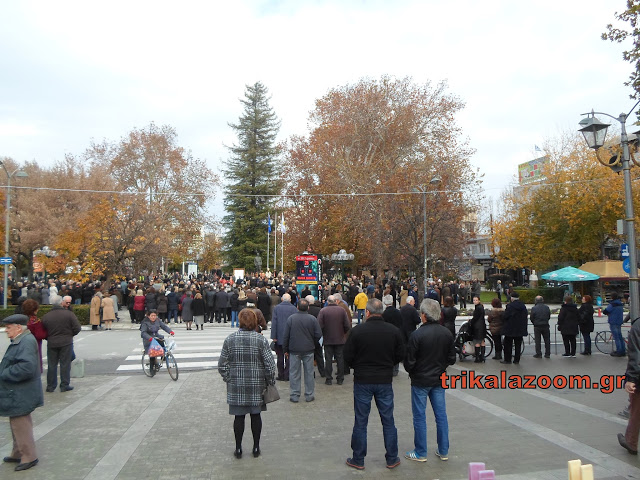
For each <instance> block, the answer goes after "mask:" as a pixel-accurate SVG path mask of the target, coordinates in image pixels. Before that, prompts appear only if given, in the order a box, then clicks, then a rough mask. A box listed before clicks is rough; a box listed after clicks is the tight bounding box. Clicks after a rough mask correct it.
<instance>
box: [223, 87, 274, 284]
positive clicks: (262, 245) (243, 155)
mask: <svg viewBox="0 0 640 480" xmlns="http://www.w3.org/2000/svg"><path fill="white" fill-rule="evenodd" d="M240 101H241V102H242V104H243V105H244V111H243V113H242V115H241V116H240V120H239V122H238V123H237V124H236V125H232V124H229V126H230V127H231V128H233V129H234V131H235V132H236V133H237V135H238V141H237V144H236V145H234V146H232V147H229V150H230V152H231V158H230V159H229V162H228V164H227V169H226V170H225V171H224V174H225V177H226V180H227V181H226V187H225V193H226V195H225V200H224V206H225V209H226V211H227V215H225V217H224V218H223V225H224V227H225V228H226V234H225V238H224V253H225V257H226V260H227V264H228V265H229V266H231V267H240V268H244V269H246V270H247V271H248V272H252V271H254V269H255V267H254V259H255V257H256V253H257V254H258V255H259V256H260V257H261V258H262V265H263V266H264V269H265V270H266V267H267V264H268V262H267V258H266V253H267V212H269V211H271V212H272V215H273V210H274V209H273V205H274V203H275V198H274V197H272V196H271V195H278V194H279V193H280V192H281V189H282V187H283V182H282V181H281V180H280V169H279V168H278V164H277V161H278V155H279V148H278V146H277V145H276V136H277V134H278V131H279V129H280V122H279V121H278V118H277V117H276V115H275V113H274V112H273V110H272V109H271V107H270V106H269V97H268V91H267V88H266V87H265V86H264V85H263V84H262V83H260V82H257V83H255V84H254V85H247V87H246V91H245V98H244V99H242V100H240Z"/></svg>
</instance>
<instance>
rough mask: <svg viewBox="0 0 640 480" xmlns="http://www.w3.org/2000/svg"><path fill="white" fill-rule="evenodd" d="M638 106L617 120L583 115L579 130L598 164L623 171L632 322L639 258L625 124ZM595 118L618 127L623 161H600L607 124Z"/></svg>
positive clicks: (639, 309)
mask: <svg viewBox="0 0 640 480" xmlns="http://www.w3.org/2000/svg"><path fill="white" fill-rule="evenodd" d="M638 104H640V101H639V102H637V103H636V104H635V105H634V106H633V108H632V109H631V111H630V112H629V113H621V114H620V115H619V116H618V117H614V116H612V115H609V114H608V113H603V112H594V111H593V110H592V111H591V113H583V115H587V117H586V118H583V119H582V120H581V121H580V125H581V126H582V128H580V129H579V131H580V132H582V134H583V135H584V139H585V141H586V142H587V145H588V146H589V148H593V149H594V150H595V151H596V156H597V158H598V161H599V162H600V163H602V164H603V165H605V166H607V167H609V168H611V169H612V170H614V171H615V172H620V170H622V174H623V177H624V199H625V217H626V218H625V222H626V225H625V226H626V230H627V243H628V244H629V263H630V265H629V303H630V314H631V319H632V320H633V319H636V318H638V317H640V296H639V294H638V293H639V292H638V254H637V246H636V230H635V222H634V213H633V196H632V194H631V172H630V170H631V164H630V159H631V157H630V155H629V137H628V135H627V128H626V122H627V118H628V117H629V115H630V114H631V112H633V111H634V110H635V108H636V107H637V106H638ZM596 114H598V115H606V116H607V117H610V118H613V119H614V120H617V121H618V122H619V123H620V129H621V130H620V145H621V146H622V158H620V156H619V155H613V156H610V158H609V159H608V161H607V160H606V159H605V160H603V159H602V158H600V155H599V153H598V149H599V148H600V147H602V146H603V145H604V141H605V138H606V136H607V129H608V128H609V126H610V124H607V123H602V122H601V121H600V120H598V119H597V118H596V116H595V115H596ZM633 162H634V163H635V164H636V165H638V162H637V161H636V159H635V158H634V159H633Z"/></svg>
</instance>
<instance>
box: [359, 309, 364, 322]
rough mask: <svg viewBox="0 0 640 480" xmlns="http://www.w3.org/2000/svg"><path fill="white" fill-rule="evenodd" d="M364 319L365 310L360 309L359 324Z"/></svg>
mask: <svg viewBox="0 0 640 480" xmlns="http://www.w3.org/2000/svg"><path fill="white" fill-rule="evenodd" d="M363 319H364V309H362V310H360V309H358V324H360V322H361V321H362V320H363Z"/></svg>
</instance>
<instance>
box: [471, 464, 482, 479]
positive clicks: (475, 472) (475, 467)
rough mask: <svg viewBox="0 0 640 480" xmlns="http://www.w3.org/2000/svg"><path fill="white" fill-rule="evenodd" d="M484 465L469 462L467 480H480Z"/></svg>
mask: <svg viewBox="0 0 640 480" xmlns="http://www.w3.org/2000/svg"><path fill="white" fill-rule="evenodd" d="M484 470H485V468H484V463H481V462H471V463H470V464H469V480H480V478H479V474H480V472H481V471H484Z"/></svg>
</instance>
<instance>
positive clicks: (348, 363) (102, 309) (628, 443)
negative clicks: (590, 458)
mask: <svg viewBox="0 0 640 480" xmlns="http://www.w3.org/2000/svg"><path fill="white" fill-rule="evenodd" d="M479 289H480V284H479V282H477V281H473V282H470V283H469V284H466V283H465V282H459V283H458V282H449V283H445V284H442V283H440V284H439V283H437V282H430V283H429V284H428V286H427V289H426V291H425V292H424V296H423V298H421V299H418V295H417V285H416V284H415V281H413V282H412V281H411V279H409V280H408V281H407V282H405V283H399V282H395V281H394V280H393V279H389V280H387V279H385V281H383V282H377V281H376V279H366V278H356V277H352V278H350V279H348V280H347V281H346V282H324V283H323V284H322V285H321V286H320V293H321V295H320V298H316V297H314V296H313V295H312V293H311V290H310V289H309V288H308V287H306V286H305V287H304V288H302V289H299V288H298V287H297V286H296V284H295V282H294V281H293V280H292V279H290V278H287V277H282V278H278V279H269V278H267V277H265V276H264V275H259V276H252V277H249V278H247V279H246V280H242V281H233V279H230V278H229V277H225V276H223V275H220V276H219V275H216V274H213V275H211V276H205V275H201V276H195V277H189V278H183V277H181V276H179V275H173V276H167V275H159V276H155V277H149V276H147V277H139V278H135V279H125V280H123V281H122V282H118V283H116V284H111V285H109V286H108V287H107V288H105V285H104V284H102V283H101V282H95V283H86V284H81V283H77V282H63V281H59V280H56V279H52V280H51V281H49V282H48V283H47V284H46V285H45V284H41V285H37V284H31V285H21V284H20V283H18V282H16V283H15V284H13V285H12V288H11V292H12V295H11V298H12V300H15V301H14V302H13V303H15V305H16V314H15V315H12V316H10V317H8V318H6V319H5V320H4V321H3V323H4V324H5V325H6V326H7V329H6V331H7V335H8V336H9V338H10V340H11V345H10V348H9V349H8V350H7V352H6V354H5V357H4V359H3V361H2V363H1V364H0V397H1V396H2V395H3V392H5V391H6V388H5V387H6V385H7V382H13V383H20V384H23V385H24V388H23V390H24V396H20V397H19V398H20V400H19V402H18V403H19V404H20V405H18V403H16V402H13V403H11V404H10V405H9V408H3V409H0V415H6V416H9V417H10V419H11V422H10V425H11V429H12V433H13V439H14V444H13V450H12V453H11V455H10V456H8V457H5V458H4V461H5V462H16V463H18V465H17V466H16V467H15V468H16V470H18V471H19V470H24V469H28V468H31V467H32V466H34V465H36V464H37V463H38V458H37V455H36V452H35V443H34V441H33V431H32V430H33V427H32V423H31V412H32V411H33V410H34V409H35V408H37V407H38V406H41V405H42V403H43V399H42V387H41V384H40V374H41V373H42V372H43V365H42V340H44V339H46V340H47V362H48V365H47V367H48V368H47V376H46V381H47V385H46V388H45V391H46V392H47V393H53V392H54V391H55V389H56V387H57V386H58V367H59V368H60V377H59V378H60V384H59V385H60V391H61V392H66V391H70V390H72V389H73V386H72V385H70V364H71V361H72V359H73V358H74V352H73V337H74V336H75V335H77V334H78V333H79V332H80V324H79V322H78V320H77V318H76V316H75V315H74V314H73V311H72V310H73V305H74V304H82V303H84V304H89V305H90V323H91V325H92V326H93V328H95V329H98V328H103V329H106V330H110V329H111V328H112V326H111V324H112V322H113V321H119V319H118V315H117V314H118V309H119V306H123V307H125V306H126V308H128V309H129V311H130V318H131V321H132V322H134V323H140V325H141V327H140V330H141V336H142V338H143V342H144V347H145V348H148V347H149V344H150V343H151V340H152V339H153V338H158V339H160V340H161V336H160V335H159V332H160V330H164V331H166V332H167V333H169V334H171V335H173V334H174V332H173V330H172V329H171V327H170V325H171V324H175V323H180V322H184V323H185V327H186V329H187V330H191V329H192V325H193V324H195V325H196V330H202V329H204V326H205V323H207V322H208V323H213V322H217V323H229V324H230V326H231V327H233V328H234V330H232V331H231V334H230V335H229V336H228V337H227V338H226V340H225V342H224V345H223V348H222V352H221V354H220V359H219V361H218V370H219V373H220V374H221V376H222V378H223V380H224V382H226V384H227V402H228V404H229V413H230V414H231V415H233V416H234V422H233V430H234V435H235V439H236V449H235V451H234V455H235V457H236V458H241V457H242V439H243V434H244V429H245V418H246V415H247V414H249V415H250V418H251V431H252V436H253V448H252V453H253V455H254V456H256V457H257V456H259V455H260V454H261V452H260V436H261V430H262V418H261V412H263V411H265V410H266V404H265V403H264V397H263V393H264V390H265V389H266V388H267V386H269V385H275V384H276V382H277V381H287V382H289V400H290V402H292V403H298V402H299V401H300V399H301V398H303V397H304V399H305V401H306V402H313V401H314V400H315V395H316V393H315V370H316V368H317V372H318V374H319V376H320V377H321V378H324V381H325V384H326V385H333V382H334V380H335V382H336V384H337V385H342V384H343V382H344V379H345V376H346V375H351V374H352V375H353V382H354V390H353V396H354V417H355V418H354V426H353V431H352V437H351V447H352V451H353V453H352V456H351V457H349V458H348V459H347V461H346V463H347V465H348V466H350V467H352V468H354V469H358V470H361V469H364V460H365V456H366V451H367V424H368V417H369V412H370V409H371V403H372V401H373V400H375V402H376V405H377V407H378V411H379V413H380V418H381V422H382V427H383V428H382V430H383V437H384V444H385V449H386V456H385V459H386V465H387V468H390V469H391V468H395V467H396V466H398V465H399V464H400V457H399V455H398V433H397V429H396V427H395V422H394V418H393V402H394V400H393V398H394V396H393V387H392V382H393V377H394V376H396V375H398V372H399V365H400V363H402V364H403V366H404V369H405V371H406V372H408V373H409V377H410V379H411V403H412V405H411V406H412V414H413V426H414V448H413V449H412V450H409V451H407V452H406V453H405V454H404V457H405V458H406V459H408V460H412V461H417V462H425V461H426V460H427V455H428V453H427V446H426V430H427V426H426V417H425V410H426V404H427V399H429V402H430V403H431V407H432V409H433V412H434V416H435V420H436V430H437V448H436V449H435V455H436V456H437V457H438V458H440V459H441V460H443V461H446V460H447V459H448V452H449V438H448V420H447V414H446V404H445V396H444V388H443V387H442V384H441V380H440V376H441V375H442V373H444V372H445V371H446V368H447V367H448V366H449V365H451V364H453V363H454V362H455V360H456V355H457V352H456V348H455V341H456V334H457V332H456V318H457V316H458V314H459V310H458V308H457V307H456V305H458V304H460V307H461V308H466V302H467V301H470V302H471V304H472V305H473V307H472V311H468V312H465V313H466V314H470V316H471V319H470V320H469V321H468V330H467V332H468V338H470V339H471V343H472V344H473V346H474V347H475V348H474V350H475V353H474V354H475V361H476V362H483V361H484V357H485V340H486V338H487V332H488V333H489V335H490V336H491V339H492V340H493V343H494V346H495V356H494V357H493V358H494V359H495V360H500V362H501V363H502V364H511V363H513V364H518V363H519V362H520V356H521V351H522V349H521V347H522V339H523V337H524V336H526V335H527V334H528V332H527V325H528V322H529V320H530V321H531V323H532V325H533V328H534V335H535V343H536V347H535V348H536V352H535V354H534V355H533V356H534V358H542V356H543V352H542V346H543V344H544V357H546V358H550V326H549V320H550V318H551V312H550V309H549V307H548V306H547V305H545V303H544V299H543V298H542V297H541V296H538V297H536V299H535V305H534V306H533V308H532V309H531V310H530V311H528V310H527V307H526V306H525V305H524V303H523V302H521V301H520V298H519V295H518V293H517V292H516V291H514V290H512V289H511V288H509V287H507V288H505V289H502V287H500V288H499V289H497V290H496V294H497V295H496V298H494V299H493V300H492V302H491V308H490V309H489V310H488V312H486V311H485V307H484V305H483V304H482V302H481V301H480V293H479ZM74 291H75V294H74V293H73V292H74ZM14 292H17V293H14ZM502 293H505V294H507V303H506V306H505V308H503V305H502V301H501V294H502ZM89 294H91V296H89ZM41 304H51V305H52V309H51V311H50V312H48V313H47V314H46V315H44V316H43V318H42V319H39V318H38V315H37V314H38V309H39V306H40V305H41ZM604 313H605V315H608V316H609V321H610V324H611V331H612V334H613V335H614V339H615V341H616V350H615V351H614V352H613V354H612V355H613V356H624V355H626V352H625V342H624V340H623V339H622V338H621V334H620V333H619V326H620V325H621V324H622V322H623V321H624V320H623V319H622V316H623V310H622V304H621V303H620V301H619V300H618V298H617V297H616V295H614V296H613V297H612V301H611V302H610V304H609V305H608V306H607V308H606V309H605V311H604ZM593 315H594V309H593V305H592V299H591V297H590V296H588V295H585V296H584V297H583V298H582V303H581V306H580V307H579V308H578V307H577V305H576V304H575V303H573V297H571V296H566V297H565V298H564V302H563V304H562V306H561V308H560V312H559V315H558V329H559V331H560V333H561V334H562V338H563V343H564V346H565V353H564V354H563V357H571V358H573V357H575V356H576V336H577V335H578V334H579V333H580V334H582V336H583V338H584V350H583V351H582V352H580V353H581V354H583V355H590V354H591V338H590V335H591V333H592V332H593V330H594V321H593ZM269 322H271V327H270V336H271V338H270V340H271V342H269V340H268V339H267V338H265V336H264V335H263V334H262V332H263V330H265V329H266V328H267V326H268V324H269ZM354 323H355V326H354ZM236 328H237V329H236ZM638 336H639V337H640V334H638ZM618 337H620V338H618ZM272 350H273V351H275V353H276V360H275V361H274V358H273V355H272V352H271V351H272ZM637 355H638V353H637V348H634V349H633V350H632V349H631V339H630V352H629V356H630V364H631V363H632V360H633V359H636V363H637ZM23 357H25V358H26V357H28V361H26V363H24V365H26V366H28V368H23V367H24V365H22V366H21V367H20V368H19V369H17V368H16V367H15V365H16V364H17V363H18V362H25V360H24V358H23ZM38 359H39V361H38ZM334 362H335V372H334ZM314 363H315V366H314ZM634 365H635V364H634ZM638 368H640V367H636V368H635V369H634V368H633V367H632V368H630V369H629V370H628V375H627V376H628V379H629V381H630V384H631V386H630V387H628V388H627V391H629V393H630V398H631V404H630V410H631V412H632V413H631V415H632V418H633V419H634V420H633V422H631V421H630V426H629V428H628V430H627V435H626V436H622V437H620V438H619V440H620V443H621V445H623V446H624V447H625V448H627V449H628V450H629V451H633V450H634V449H636V450H637V430H638V428H636V427H638V426H640V406H638V405H639V403H638V401H637V400H634V399H635V396H636V395H637V394H636V391H635V386H634V384H635V383H637V379H638V378H637V373H636V372H637V369H638ZM151 370H152V371H154V369H153V363H152V368H151ZM334 373H335V376H334ZM303 380H304V381H303ZM36 384H37V385H36ZM21 388H22V387H21ZM38 392H39V394H38ZM20 395H22V394H20ZM26 397H28V398H27V399H26V400H25V398H26ZM5 403H6V402H5Z"/></svg>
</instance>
